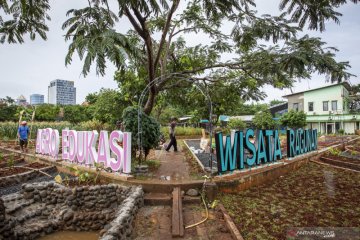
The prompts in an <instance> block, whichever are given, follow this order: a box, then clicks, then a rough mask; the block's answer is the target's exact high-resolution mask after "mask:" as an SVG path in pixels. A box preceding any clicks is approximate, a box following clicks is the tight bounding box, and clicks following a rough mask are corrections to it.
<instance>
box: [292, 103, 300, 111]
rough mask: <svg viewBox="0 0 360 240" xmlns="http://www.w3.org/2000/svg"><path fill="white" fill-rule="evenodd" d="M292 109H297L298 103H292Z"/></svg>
mask: <svg viewBox="0 0 360 240" xmlns="http://www.w3.org/2000/svg"><path fill="white" fill-rule="evenodd" d="M293 109H294V110H295V111H299V103H293Z"/></svg>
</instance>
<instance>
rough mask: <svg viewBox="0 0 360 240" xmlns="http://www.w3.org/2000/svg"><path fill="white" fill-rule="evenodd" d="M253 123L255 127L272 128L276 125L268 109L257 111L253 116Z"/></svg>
mask: <svg viewBox="0 0 360 240" xmlns="http://www.w3.org/2000/svg"><path fill="white" fill-rule="evenodd" d="M253 124H254V126H255V127H256V128H257V129H274V128H275V126H276V122H275V120H274V119H273V116H272V115H271V113H270V112H269V111H262V112H257V113H256V114H255V116H254V118H253Z"/></svg>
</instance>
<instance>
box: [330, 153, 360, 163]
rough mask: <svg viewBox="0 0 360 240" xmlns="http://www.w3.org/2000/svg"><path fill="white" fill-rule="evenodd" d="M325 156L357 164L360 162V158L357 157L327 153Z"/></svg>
mask: <svg viewBox="0 0 360 240" xmlns="http://www.w3.org/2000/svg"><path fill="white" fill-rule="evenodd" d="M324 157H326V158H330V159H332V160H337V161H343V162H349V163H353V164H357V165H359V164H360V159H355V158H348V157H344V156H336V155H331V154H327V155H325V156H324Z"/></svg>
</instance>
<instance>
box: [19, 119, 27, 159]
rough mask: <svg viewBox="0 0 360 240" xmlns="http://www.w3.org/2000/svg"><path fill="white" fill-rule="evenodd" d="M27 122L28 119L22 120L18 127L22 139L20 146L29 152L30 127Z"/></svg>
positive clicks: (22, 149)
mask: <svg viewBox="0 0 360 240" xmlns="http://www.w3.org/2000/svg"><path fill="white" fill-rule="evenodd" d="M26 124H27V122H26V121H22V122H21V126H20V127H19V129H18V137H19V140H20V148H21V151H22V152H25V151H26V152H27V145H28V136H29V133H30V129H29V127H28V126H26Z"/></svg>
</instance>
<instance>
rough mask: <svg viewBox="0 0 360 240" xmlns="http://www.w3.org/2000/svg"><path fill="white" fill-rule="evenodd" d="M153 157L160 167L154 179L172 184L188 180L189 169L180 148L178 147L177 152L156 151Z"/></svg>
mask: <svg viewBox="0 0 360 240" xmlns="http://www.w3.org/2000/svg"><path fill="white" fill-rule="evenodd" d="M155 156H156V158H157V159H158V160H159V161H160V164H161V165H160V167H159V168H158V169H157V171H156V172H155V173H154V175H153V176H154V178H157V179H160V180H164V181H169V182H172V183H173V182H182V181H186V180H190V174H189V172H190V168H189V165H188V163H187V162H186V157H185V153H184V152H183V151H182V147H181V146H179V147H178V152H174V151H173V150H170V151H169V152H166V151H165V150H164V149H162V150H157V151H156V152H155Z"/></svg>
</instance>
